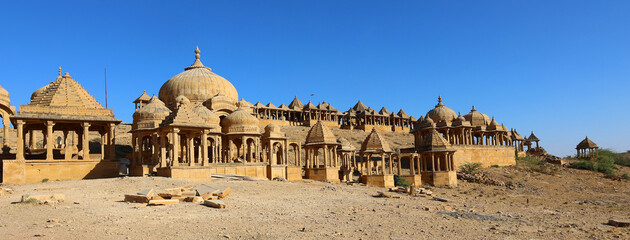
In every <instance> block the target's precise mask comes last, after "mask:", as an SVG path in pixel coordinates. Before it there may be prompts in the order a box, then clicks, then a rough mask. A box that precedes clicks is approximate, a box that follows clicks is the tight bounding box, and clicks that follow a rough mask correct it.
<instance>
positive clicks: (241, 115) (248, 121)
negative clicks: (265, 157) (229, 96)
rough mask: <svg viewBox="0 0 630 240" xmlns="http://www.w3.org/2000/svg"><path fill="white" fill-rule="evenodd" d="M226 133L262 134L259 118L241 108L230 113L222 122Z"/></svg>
mask: <svg viewBox="0 0 630 240" xmlns="http://www.w3.org/2000/svg"><path fill="white" fill-rule="evenodd" d="M221 126H222V127H223V132H224V133H253V134H260V128H258V118H256V117H254V116H253V115H252V114H251V113H249V112H248V111H247V110H245V109H243V108H241V107H239V108H238V109H236V111H234V112H233V113H230V115H228V116H227V117H225V118H224V119H223V121H222V122H221Z"/></svg>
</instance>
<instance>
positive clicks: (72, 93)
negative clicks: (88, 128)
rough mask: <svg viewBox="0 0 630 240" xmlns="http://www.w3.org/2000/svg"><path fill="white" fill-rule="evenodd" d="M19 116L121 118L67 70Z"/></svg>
mask: <svg viewBox="0 0 630 240" xmlns="http://www.w3.org/2000/svg"><path fill="white" fill-rule="evenodd" d="M15 118H16V119H27V118H30V119H32V118H39V119H50V120H85V121H90V120H91V121H109V122H120V120H118V119H116V118H114V113H113V111H112V110H111V109H106V108H104V107H103V106H102V105H101V104H100V103H99V102H97V101H96V99H94V97H93V96H92V95H90V93H88V92H87V91H86V90H85V89H84V88H83V87H82V86H81V85H80V84H79V83H78V82H77V81H75V80H74V79H72V77H70V74H68V73H66V74H65V75H64V76H63V77H57V79H56V80H55V81H54V82H52V83H50V84H49V85H48V87H46V88H45V89H43V90H42V92H40V93H39V94H37V95H36V96H34V98H33V99H31V102H29V103H28V104H27V105H21V106H20V110H19V111H18V114H17V115H16V116H15Z"/></svg>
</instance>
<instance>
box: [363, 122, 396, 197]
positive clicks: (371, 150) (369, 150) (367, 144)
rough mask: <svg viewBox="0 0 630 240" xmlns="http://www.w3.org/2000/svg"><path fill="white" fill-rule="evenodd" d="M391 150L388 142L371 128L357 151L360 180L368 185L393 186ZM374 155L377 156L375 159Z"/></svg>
mask: <svg viewBox="0 0 630 240" xmlns="http://www.w3.org/2000/svg"><path fill="white" fill-rule="evenodd" d="M393 152H394V151H392V149H391V147H389V143H387V141H385V139H384V138H383V137H382V136H381V135H380V134H379V133H378V132H377V131H376V129H372V132H370V134H369V135H368V136H367V137H366V138H365V140H363V144H361V150H360V151H359V155H360V157H361V164H360V166H361V182H363V183H365V184H366V185H369V186H381V187H394V175H393V174H394V172H393V166H392V154H393ZM374 156H378V157H379V158H378V159H375V158H374ZM374 160H376V161H374ZM379 162H380V163H379Z"/></svg>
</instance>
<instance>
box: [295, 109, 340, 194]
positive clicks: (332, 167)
mask: <svg viewBox="0 0 630 240" xmlns="http://www.w3.org/2000/svg"><path fill="white" fill-rule="evenodd" d="M338 146H339V143H338V142H337V139H336V137H335V135H334V134H333V133H332V131H330V129H329V128H328V127H326V125H324V123H322V122H321V121H319V122H317V123H315V125H313V127H311V129H310V130H309V131H308V134H307V135H306V141H305V143H304V146H303V147H304V151H305V154H306V155H305V158H306V166H305V167H304V170H305V171H306V178H307V179H313V180H318V181H328V182H339V163H338V161H337V154H336V152H337V147H338Z"/></svg>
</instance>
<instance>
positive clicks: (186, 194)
mask: <svg viewBox="0 0 630 240" xmlns="http://www.w3.org/2000/svg"><path fill="white" fill-rule="evenodd" d="M194 196H197V191H182V197H194Z"/></svg>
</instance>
